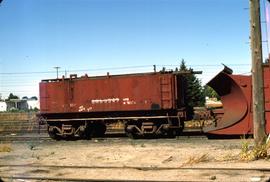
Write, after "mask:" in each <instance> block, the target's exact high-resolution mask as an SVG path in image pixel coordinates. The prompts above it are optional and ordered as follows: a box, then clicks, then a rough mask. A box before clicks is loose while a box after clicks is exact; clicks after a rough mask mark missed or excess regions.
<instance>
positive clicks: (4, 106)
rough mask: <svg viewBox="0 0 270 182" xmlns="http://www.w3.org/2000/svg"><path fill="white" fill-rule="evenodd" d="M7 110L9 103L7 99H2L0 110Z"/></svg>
mask: <svg viewBox="0 0 270 182" xmlns="http://www.w3.org/2000/svg"><path fill="white" fill-rule="evenodd" d="M4 111H7V104H6V102H5V101H0V112H4Z"/></svg>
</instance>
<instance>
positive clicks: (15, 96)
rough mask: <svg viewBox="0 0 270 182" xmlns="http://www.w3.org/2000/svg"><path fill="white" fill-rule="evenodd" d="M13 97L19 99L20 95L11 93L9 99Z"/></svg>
mask: <svg viewBox="0 0 270 182" xmlns="http://www.w3.org/2000/svg"><path fill="white" fill-rule="evenodd" d="M11 99H19V97H18V96H17V95H13V93H10V94H9V96H8V98H7V100H11Z"/></svg>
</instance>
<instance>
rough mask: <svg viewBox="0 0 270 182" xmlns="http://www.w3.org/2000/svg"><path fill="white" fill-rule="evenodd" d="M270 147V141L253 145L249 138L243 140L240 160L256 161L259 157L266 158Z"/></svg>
mask: <svg viewBox="0 0 270 182" xmlns="http://www.w3.org/2000/svg"><path fill="white" fill-rule="evenodd" d="M269 149H270V142H268V143H266V144H263V145H259V146H253V147H252V146H251V144H250V142H249V141H247V140H245V139H244V140H243V141H242V145H241V152H240V154H239V157H240V160H243V161H254V160H258V159H266V158H267V157H268V156H267V150H269Z"/></svg>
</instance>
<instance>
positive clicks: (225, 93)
mask: <svg viewBox="0 0 270 182" xmlns="http://www.w3.org/2000/svg"><path fill="white" fill-rule="evenodd" d="M248 81H249V77H247V76H242V75H232V70H231V69H230V68H228V67H226V66H225V65H224V69H223V70H222V71H221V72H220V73H219V74H217V75H216V76H215V77H214V78H213V79H212V80H211V81H210V82H208V83H207V85H208V86H210V87H212V88H213V89H214V90H215V91H216V92H217V93H218V95H219V96H220V98H221V102H222V105H223V113H224V114H223V116H222V118H221V119H219V120H216V121H215V122H213V123H212V124H211V125H209V126H206V127H204V128H203V131H204V132H205V133H208V134H222V135H224V134H225V135H238V134H243V133H247V132H248V131H247V129H246V128H243V127H241V125H242V124H240V125H239V123H241V121H243V119H244V118H245V117H246V115H247V113H248V101H247V99H246V96H245V93H244V90H243V89H245V88H246V87H247V85H248ZM219 110H220V109H219ZM214 112H215V110H214Z"/></svg>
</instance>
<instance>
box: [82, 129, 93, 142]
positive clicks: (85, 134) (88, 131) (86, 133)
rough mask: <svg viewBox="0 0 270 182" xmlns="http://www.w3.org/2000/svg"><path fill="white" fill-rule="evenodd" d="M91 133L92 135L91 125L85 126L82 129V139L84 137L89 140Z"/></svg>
mask: <svg viewBox="0 0 270 182" xmlns="http://www.w3.org/2000/svg"><path fill="white" fill-rule="evenodd" d="M92 135H93V129H92V127H90V126H87V127H86V128H85V130H84V133H83V135H82V138H83V139H86V140H90V139H91V138H92Z"/></svg>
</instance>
